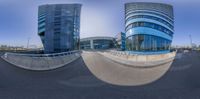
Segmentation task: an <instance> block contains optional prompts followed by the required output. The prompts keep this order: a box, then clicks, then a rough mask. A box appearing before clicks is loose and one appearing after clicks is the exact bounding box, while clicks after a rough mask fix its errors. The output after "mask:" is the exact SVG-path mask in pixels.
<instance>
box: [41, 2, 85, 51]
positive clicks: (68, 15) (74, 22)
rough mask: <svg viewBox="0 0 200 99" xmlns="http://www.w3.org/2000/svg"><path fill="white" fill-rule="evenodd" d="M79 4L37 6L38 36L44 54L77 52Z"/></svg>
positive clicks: (78, 41)
mask: <svg viewBox="0 0 200 99" xmlns="http://www.w3.org/2000/svg"><path fill="white" fill-rule="evenodd" d="M80 13H81V4H50V5H49V4H47V5H41V6H39V10H38V35H39V36H40V38H41V40H42V43H43V46H44V52H45V53H54V52H65V51H71V50H78V49H79V45H80V44H79V43H80V36H79V31H80Z"/></svg>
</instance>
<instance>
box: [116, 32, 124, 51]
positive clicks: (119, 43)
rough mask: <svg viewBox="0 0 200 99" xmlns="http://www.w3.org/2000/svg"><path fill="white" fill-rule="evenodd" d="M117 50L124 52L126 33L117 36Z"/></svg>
mask: <svg viewBox="0 0 200 99" xmlns="http://www.w3.org/2000/svg"><path fill="white" fill-rule="evenodd" d="M115 41H116V43H115V44H116V45H115V46H116V48H117V50H122V51H124V50H125V48H126V33H124V32H120V33H118V34H117V35H116V36H115Z"/></svg>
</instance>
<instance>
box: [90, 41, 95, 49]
mask: <svg viewBox="0 0 200 99" xmlns="http://www.w3.org/2000/svg"><path fill="white" fill-rule="evenodd" d="M90 48H91V49H94V44H93V40H90Z"/></svg>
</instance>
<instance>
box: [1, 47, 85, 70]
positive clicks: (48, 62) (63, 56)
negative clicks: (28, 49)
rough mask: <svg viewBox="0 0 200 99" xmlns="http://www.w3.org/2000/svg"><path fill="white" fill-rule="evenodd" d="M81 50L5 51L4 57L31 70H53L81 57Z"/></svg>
mask: <svg viewBox="0 0 200 99" xmlns="http://www.w3.org/2000/svg"><path fill="white" fill-rule="evenodd" d="M80 53H81V52H80V51H70V52H62V53H53V54H19V53H8V52H7V53H5V54H4V55H3V56H2V58H3V59H4V60H6V61H7V62H9V63H11V64H13V65H15V66H18V67H21V68H24V69H29V70H51V69H56V68H59V67H62V66H64V65H66V64H69V63H71V62H72V61H74V60H76V59H78V58H79V57H80Z"/></svg>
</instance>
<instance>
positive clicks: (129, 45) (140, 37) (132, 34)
mask: <svg viewBox="0 0 200 99" xmlns="http://www.w3.org/2000/svg"><path fill="white" fill-rule="evenodd" d="M125 26H126V28H125V31H126V50H127V51H136V52H137V51H139V52H158V51H169V50H170V46H171V42H172V38H173V34H174V15H173V7H172V6H171V5H168V4H162V3H144V2H135V3H126V4H125Z"/></svg>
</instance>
